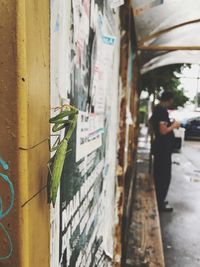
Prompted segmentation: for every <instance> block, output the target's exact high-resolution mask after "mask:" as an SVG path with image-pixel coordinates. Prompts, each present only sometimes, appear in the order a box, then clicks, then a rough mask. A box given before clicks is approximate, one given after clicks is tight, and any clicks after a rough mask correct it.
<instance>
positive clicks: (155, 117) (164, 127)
mask: <svg viewBox="0 0 200 267" xmlns="http://www.w3.org/2000/svg"><path fill="white" fill-rule="evenodd" d="M172 104H173V94H172V93H171V92H168V91H165V92H164V93H163V94H162V95H161V98H160V103H159V104H158V105H157V106H155V108H154V111H153V114H152V117H151V119H150V121H151V124H152V127H153V131H154V135H155V139H154V142H153V147H152V150H153V151H152V152H153V155H154V179H155V188H156V195H157V202H158V208H159V211H173V208H172V207H170V206H169V205H168V202H167V201H165V199H166V196H167V193H168V190H169V186H170V182H171V165H172V161H171V156H172V150H173V142H174V133H173V130H174V129H177V128H179V127H180V123H178V122H177V121H174V122H173V123H171V122H170V119H169V113H168V108H170V107H171V106H172Z"/></svg>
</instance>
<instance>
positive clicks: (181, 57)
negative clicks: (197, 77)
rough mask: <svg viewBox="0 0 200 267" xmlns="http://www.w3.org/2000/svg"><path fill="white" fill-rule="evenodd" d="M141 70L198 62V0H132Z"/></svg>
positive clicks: (199, 50)
mask: <svg viewBox="0 0 200 267" xmlns="http://www.w3.org/2000/svg"><path fill="white" fill-rule="evenodd" d="M132 4H133V13H134V18H135V28H136V36H137V47H138V51H139V55H140V62H141V69H142V73H145V72H148V71H149V70H152V69H155V68H158V67H161V66H165V65H170V64H177V63H190V64H200V0H132Z"/></svg>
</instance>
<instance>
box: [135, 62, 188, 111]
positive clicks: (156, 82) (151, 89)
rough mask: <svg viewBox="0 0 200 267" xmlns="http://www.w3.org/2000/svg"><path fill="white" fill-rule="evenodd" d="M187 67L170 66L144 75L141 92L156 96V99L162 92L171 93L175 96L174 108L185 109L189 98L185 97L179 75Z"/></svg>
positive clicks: (179, 65)
mask: <svg viewBox="0 0 200 267" xmlns="http://www.w3.org/2000/svg"><path fill="white" fill-rule="evenodd" d="M185 66H186V65H185V64H184V65H181V64H177V65H168V66H165V67H162V68H158V69H155V70H152V71H150V72H148V73H146V74H144V75H143V76H142V78H141V88H140V89H141V91H142V90H145V91H148V93H149V94H150V95H151V94H155V98H159V96H160V93H161V92H162V91H171V92H173V94H174V106H173V108H177V107H183V106H184V105H185V103H186V102H187V101H188V100H189V98H188V97H187V96H185V94H184V92H183V88H182V87H181V82H180V80H179V78H178V77H177V74H180V73H181V72H182V70H183V68H184V67H185Z"/></svg>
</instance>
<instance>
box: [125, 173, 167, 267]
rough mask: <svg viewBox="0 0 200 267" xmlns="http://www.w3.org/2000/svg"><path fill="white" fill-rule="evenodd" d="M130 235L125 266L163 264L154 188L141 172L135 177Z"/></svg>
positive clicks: (136, 266) (146, 176)
mask: <svg viewBox="0 0 200 267" xmlns="http://www.w3.org/2000/svg"><path fill="white" fill-rule="evenodd" d="M130 237H131V238H130V241H131V242H129V249H128V250H129V251H128V254H129V255H128V259H127V261H126V266H127V267H129V266H134V267H141V266H144V267H164V266H165V263H164V252H163V245H162V237H161V230H160V220H159V213H158V208H157V202H156V195H155V188H154V184H153V182H152V179H150V178H149V176H148V175H147V174H143V173H141V174H139V175H138V177H137V186H136V192H135V200H134V207H133V215H132V222H131V227H130ZM130 253H132V256H131V257H130Z"/></svg>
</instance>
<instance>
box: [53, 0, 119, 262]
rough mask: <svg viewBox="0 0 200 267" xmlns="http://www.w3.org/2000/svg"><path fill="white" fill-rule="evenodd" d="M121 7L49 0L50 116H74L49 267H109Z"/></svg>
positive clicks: (94, 1) (55, 210) (92, 1)
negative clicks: (67, 112) (63, 110)
mask: <svg viewBox="0 0 200 267" xmlns="http://www.w3.org/2000/svg"><path fill="white" fill-rule="evenodd" d="M122 4H123V1H103V0H82V1H81V0H68V1H66V0H51V115H52V116H54V115H56V112H57V111H56V107H59V106H61V105H63V104H71V105H73V106H75V107H76V108H78V109H79V115H78V122H77V127H76V130H75V132H74V134H73V136H72V139H71V140H70V144H69V146H70V152H69V153H67V155H66V159H65V164H64V170H63V173H62V179H61V185H60V188H59V192H58V195H57V200H56V204H55V208H53V207H52V208H51V243H50V244H51V267H59V266H62V267H68V266H70V267H72V266H76V267H79V266H80V267H81V266H91V267H92V266H98V267H101V266H111V264H112V260H113V254H114V230H115V228H114V227H115V221H116V218H115V215H116V213H115V206H116V196H115V194H116V164H117V149H118V147H117V132H118V125H119V118H118V117H119V112H118V110H119V96H120V92H119V84H120V83H119V58H120V19H119V8H118V6H120V5H122ZM113 5H114V6H115V9H113V7H114V6H113ZM60 135H61V136H63V135H64V131H61V132H60ZM56 138H57V136H53V135H52V137H51V145H52V146H53V144H54V143H55V142H56Z"/></svg>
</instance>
